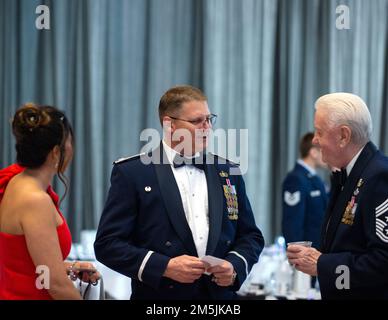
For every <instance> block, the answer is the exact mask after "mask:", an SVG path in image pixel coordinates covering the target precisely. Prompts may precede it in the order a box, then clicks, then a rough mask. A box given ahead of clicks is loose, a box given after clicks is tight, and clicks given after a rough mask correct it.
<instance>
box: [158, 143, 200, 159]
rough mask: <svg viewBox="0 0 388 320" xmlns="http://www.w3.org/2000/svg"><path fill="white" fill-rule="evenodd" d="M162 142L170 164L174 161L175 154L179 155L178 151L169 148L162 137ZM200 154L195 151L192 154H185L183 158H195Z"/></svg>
mask: <svg viewBox="0 0 388 320" xmlns="http://www.w3.org/2000/svg"><path fill="white" fill-rule="evenodd" d="M162 143H163V149H164V152H165V153H166V156H167V160H168V162H169V163H170V164H173V163H174V158H175V156H176V155H179V156H180V154H179V152H177V151H176V150H174V149H173V148H171V147H170V146H169V145H168V144H167V143H166V141H164V139H163V140H162ZM199 155H200V153H199V152H197V153H196V154H195V155H194V156H191V157H189V156H185V158H187V159H193V158H196V157H198V156H199Z"/></svg>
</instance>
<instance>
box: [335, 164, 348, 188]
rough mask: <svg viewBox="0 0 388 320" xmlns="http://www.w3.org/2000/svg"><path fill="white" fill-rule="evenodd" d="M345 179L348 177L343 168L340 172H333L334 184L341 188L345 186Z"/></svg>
mask: <svg viewBox="0 0 388 320" xmlns="http://www.w3.org/2000/svg"><path fill="white" fill-rule="evenodd" d="M347 177H348V173H347V172H346V169H345V168H341V171H334V172H333V180H334V181H335V182H336V184H338V185H340V186H342V187H343V186H344V185H345V182H346V179H347Z"/></svg>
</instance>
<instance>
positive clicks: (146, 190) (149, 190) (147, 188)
mask: <svg viewBox="0 0 388 320" xmlns="http://www.w3.org/2000/svg"><path fill="white" fill-rule="evenodd" d="M151 190H152V189H151V187H150V186H146V187H145V188H144V191H145V192H151Z"/></svg>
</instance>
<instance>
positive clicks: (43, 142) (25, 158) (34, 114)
mask: <svg viewBox="0 0 388 320" xmlns="http://www.w3.org/2000/svg"><path fill="white" fill-rule="evenodd" d="M12 131H13V134H14V136H15V138H16V160H17V163H18V164H19V165H21V166H23V167H26V168H29V169H37V168H39V167H40V166H42V165H43V164H44V163H45V161H46V159H47V156H48V154H49V153H50V151H51V150H52V149H53V148H54V147H55V146H58V147H59V149H60V158H59V163H58V168H57V174H58V177H59V179H60V180H61V181H62V182H63V183H64V185H65V187H66V192H67V183H66V178H65V177H64V175H63V170H62V169H63V165H64V160H65V143H66V140H67V138H68V137H69V136H70V138H71V141H72V143H73V129H72V127H71V125H70V123H69V121H68V120H67V118H66V116H65V114H64V113H63V112H61V111H59V110H57V109H56V108H54V107H51V106H39V105H36V104H33V103H27V104H25V105H23V106H22V107H21V108H19V109H18V110H17V111H16V113H15V115H14V117H13V120H12ZM66 192H65V194H66Z"/></svg>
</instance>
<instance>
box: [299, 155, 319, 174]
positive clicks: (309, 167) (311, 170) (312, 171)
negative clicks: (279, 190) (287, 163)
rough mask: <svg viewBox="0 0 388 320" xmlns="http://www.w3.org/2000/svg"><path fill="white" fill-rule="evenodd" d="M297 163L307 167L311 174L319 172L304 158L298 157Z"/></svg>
mask: <svg viewBox="0 0 388 320" xmlns="http://www.w3.org/2000/svg"><path fill="white" fill-rule="evenodd" d="M297 163H298V164H300V165H301V166H302V167H303V168H305V169H306V170H307V171H308V172H309V173H310V174H311V175H313V176H315V175H316V174H317V172H316V171H315V170H314V169H313V168H312V167H311V166H309V165H308V164H307V163H306V162H304V161H303V160H302V159H298V161H297Z"/></svg>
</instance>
